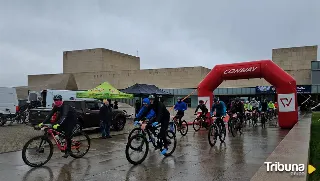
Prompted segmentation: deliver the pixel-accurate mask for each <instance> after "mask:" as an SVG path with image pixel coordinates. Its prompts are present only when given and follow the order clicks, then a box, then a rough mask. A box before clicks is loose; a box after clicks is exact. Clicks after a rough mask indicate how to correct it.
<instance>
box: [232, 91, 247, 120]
mask: <svg viewBox="0 0 320 181" xmlns="http://www.w3.org/2000/svg"><path fill="white" fill-rule="evenodd" d="M231 112H232V113H233V114H235V113H239V114H238V118H239V120H240V123H241V125H242V123H243V115H244V105H243V103H242V102H241V101H240V98H238V97H237V98H236V100H235V101H234V105H233V106H232V108H231Z"/></svg>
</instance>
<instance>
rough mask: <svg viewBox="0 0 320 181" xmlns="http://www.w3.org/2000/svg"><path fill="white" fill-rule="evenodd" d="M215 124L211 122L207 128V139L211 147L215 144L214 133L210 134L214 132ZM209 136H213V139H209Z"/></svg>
mask: <svg viewBox="0 0 320 181" xmlns="http://www.w3.org/2000/svg"><path fill="white" fill-rule="evenodd" d="M215 132H216V125H215V124H212V125H211V126H210V128H209V132H208V141H209V144H210V146H211V147H213V146H214V145H216V143H217V136H216V135H212V134H216V133H215ZM211 136H213V137H214V139H213V141H212V140H211Z"/></svg>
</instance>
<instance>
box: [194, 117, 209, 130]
mask: <svg viewBox="0 0 320 181" xmlns="http://www.w3.org/2000/svg"><path fill="white" fill-rule="evenodd" d="M194 115H197V117H196V119H194V121H193V123H192V126H193V129H194V131H195V132H197V131H199V130H200V128H206V129H207V130H208V129H209V126H210V124H209V125H208V123H207V122H206V120H207V119H208V118H207V117H206V116H205V115H203V116H201V114H194ZM210 121H211V120H210ZM197 126H199V127H197Z"/></svg>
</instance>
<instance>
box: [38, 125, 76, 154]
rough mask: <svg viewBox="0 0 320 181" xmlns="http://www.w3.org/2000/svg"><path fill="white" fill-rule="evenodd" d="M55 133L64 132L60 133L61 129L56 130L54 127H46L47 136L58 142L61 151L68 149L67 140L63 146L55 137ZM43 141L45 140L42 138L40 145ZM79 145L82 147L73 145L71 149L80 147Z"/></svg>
mask: <svg viewBox="0 0 320 181" xmlns="http://www.w3.org/2000/svg"><path fill="white" fill-rule="evenodd" d="M55 135H63V134H62V133H60V132H59V131H56V130H54V129H52V128H45V136H47V137H49V138H50V137H51V138H53V140H54V142H55V143H56V145H57V147H58V149H59V150H61V151H65V150H66V149H67V141H65V144H64V145H63V146H61V143H60V142H59V141H58V140H57V139H56V138H55ZM64 139H65V138H64ZM71 141H72V142H76V141H73V140H71ZM42 142H43V140H41V142H40V146H41V145H42ZM40 146H39V147H40ZM79 147H80V145H79V146H71V149H78V148H79Z"/></svg>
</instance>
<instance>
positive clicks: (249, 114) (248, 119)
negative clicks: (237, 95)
mask: <svg viewBox="0 0 320 181" xmlns="http://www.w3.org/2000/svg"><path fill="white" fill-rule="evenodd" d="M245 115H246V119H245V126H246V125H247V124H248V126H249V127H250V126H251V125H252V112H251V111H249V110H246V112H245Z"/></svg>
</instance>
